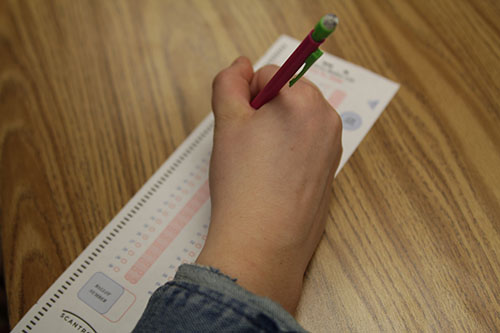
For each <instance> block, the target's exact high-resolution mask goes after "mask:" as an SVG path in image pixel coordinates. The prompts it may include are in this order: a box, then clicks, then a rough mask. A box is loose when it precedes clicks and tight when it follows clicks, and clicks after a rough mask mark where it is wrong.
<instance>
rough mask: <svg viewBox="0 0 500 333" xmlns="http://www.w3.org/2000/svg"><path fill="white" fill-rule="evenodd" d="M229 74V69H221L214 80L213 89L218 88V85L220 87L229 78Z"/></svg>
mask: <svg viewBox="0 0 500 333" xmlns="http://www.w3.org/2000/svg"><path fill="white" fill-rule="evenodd" d="M228 74H229V73H228V71H227V69H224V70H222V71H220V72H219V73H218V74H217V75H216V76H215V78H214V80H213V81H212V89H217V88H218V87H220V86H221V84H223V83H224V82H225V81H226V80H227V78H228Z"/></svg>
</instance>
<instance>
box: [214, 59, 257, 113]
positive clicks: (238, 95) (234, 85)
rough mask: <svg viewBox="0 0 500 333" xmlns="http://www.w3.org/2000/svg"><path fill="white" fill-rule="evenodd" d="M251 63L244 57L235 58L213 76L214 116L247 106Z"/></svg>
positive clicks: (251, 69)
mask: <svg viewBox="0 0 500 333" xmlns="http://www.w3.org/2000/svg"><path fill="white" fill-rule="evenodd" d="M253 77H254V73H253V68H252V64H251V63H250V60H248V58H246V57H239V58H237V59H236V60H235V61H234V62H233V63H232V64H231V65H230V66H229V67H228V68H226V69H224V70H222V71H221V72H220V73H219V74H217V76H216V77H215V79H214V81H213V85H212V90H213V93H212V108H213V110H214V113H215V116H216V117H220V116H222V117H227V116H231V115H232V114H235V113H239V112H241V107H242V106H243V107H249V103H250V82H251V80H252V78H253Z"/></svg>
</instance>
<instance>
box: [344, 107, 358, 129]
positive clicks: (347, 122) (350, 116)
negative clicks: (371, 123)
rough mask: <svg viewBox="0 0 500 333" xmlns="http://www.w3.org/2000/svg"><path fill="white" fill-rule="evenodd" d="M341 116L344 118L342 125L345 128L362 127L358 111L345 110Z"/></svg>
mask: <svg viewBox="0 0 500 333" xmlns="http://www.w3.org/2000/svg"><path fill="white" fill-rule="evenodd" d="M340 117H341V118H342V125H343V128H344V129H345V130H348V131H355V130H357V129H358V128H360V127H361V116H360V115H359V114H357V113H356V112H352V111H347V112H343V113H342V114H341V115H340Z"/></svg>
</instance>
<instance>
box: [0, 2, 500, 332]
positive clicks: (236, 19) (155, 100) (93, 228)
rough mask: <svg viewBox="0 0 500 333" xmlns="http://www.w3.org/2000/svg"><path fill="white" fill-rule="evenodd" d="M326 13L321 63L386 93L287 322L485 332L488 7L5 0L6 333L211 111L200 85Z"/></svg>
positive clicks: (492, 46) (490, 122)
mask: <svg viewBox="0 0 500 333" xmlns="http://www.w3.org/2000/svg"><path fill="white" fill-rule="evenodd" d="M326 12H335V13H337V15H338V16H339V17H340V20H341V23H340V26H339V28H338V30H337V31H336V32H335V34H334V36H333V37H332V38H331V39H330V40H329V41H328V43H326V44H325V45H324V49H325V50H326V51H328V52H330V53H333V54H335V55H337V56H340V57H342V58H344V59H346V60H348V61H351V62H354V63H356V64H359V65H361V66H363V67H366V68H368V69H370V70H373V71H375V72H377V73H379V74H381V75H383V76H386V77H388V78H390V79H392V80H394V81H396V82H399V83H401V89H400V91H399V92H398V94H397V95H396V97H395V98H394V99H393V101H392V102H391V104H390V105H389V107H388V108H387V109H386V110H385V111H384V113H383V114H382V116H381V118H380V119H379V120H378V121H377V123H376V124H375V126H374V127H373V128H372V130H371V131H370V132H369V134H368V135H367V137H366V138H365V139H364V141H363V142H362V144H361V145H360V147H359V148H358V150H357V151H356V153H355V154H354V155H353V156H352V157H351V159H350V160H349V162H348V163H347V165H346V166H345V168H344V170H343V171H342V172H341V173H340V174H339V175H338V177H337V179H336V181H335V183H334V187H333V191H334V194H335V195H334V199H333V201H332V203H331V206H330V214H329V215H330V221H329V222H328V225H327V228H326V234H325V236H324V239H323V240H322V242H321V244H320V246H319V248H318V250H317V253H316V255H315V257H314V260H313V261H312V263H311V265H310V269H309V271H308V273H307V276H306V283H305V289H304V292H303V297H302V300H301V305H300V307H299V311H298V314H297V318H298V320H299V322H300V323H301V324H303V325H304V327H306V328H307V329H310V330H312V331H318V332H320V331H325V332H331V331H334V330H337V331H348V330H351V331H356V332H360V331H365V332H372V331H447V332H452V331H483V332H485V331H493V330H495V329H499V328H500V148H499V147H500V130H499V128H500V79H499V78H500V20H499V19H498V18H499V17H500V3H499V2H498V1H495V0H490V1H465V0H464V1H452V0H441V1H418V0H413V1H401V0H391V1H382V0H380V1H373V0H365V1H362V0H359V1H340V0H339V1H300V0H297V1H270V0H262V1H255V0H252V1H242V0H241V1H208V0H200V1H179V0H174V1H98V0H95V1H65V0H60V1H10V0H2V1H0V41H1V43H0V110H1V111H0V214H1V215H0V216H1V241H2V251H3V265H4V270H5V272H4V273H5V279H6V288H7V293H8V303H9V311H10V312H9V316H10V323H11V325H14V324H15V323H16V322H17V321H18V320H19V319H20V318H21V317H22V315H23V314H24V313H25V312H26V311H27V310H28V309H29V308H30V307H31V306H32V305H33V304H34V303H35V302H36V300H37V299H38V298H39V297H40V296H41V295H42V293H43V292H44V291H45V290H46V289H47V288H48V287H49V286H50V285H51V284H52V282H53V281H54V280H55V279H56V278H57V277H58V276H59V275H60V274H61V273H62V272H63V271H64V269H65V268H66V267H67V266H68V265H69V264H70V263H71V262H72V261H73V259H75V258H76V256H77V255H78V254H79V253H80V252H81V251H82V250H83V249H84V248H85V246H86V245H87V244H88V243H89V242H90V241H91V240H92V239H93V238H94V237H95V236H96V235H97V234H98V233H99V231H100V230H101V229H102V228H103V227H104V226H105V225H106V223H107V222H108V221H110V220H111V218H112V217H113V216H114V215H115V214H116V213H117V212H118V211H119V210H120V208H121V207H122V206H123V205H124V204H125V203H126V202H127V201H128V200H129V199H130V198H131V197H132V195H133V194H134V193H135V192H136V191H137V190H138V189H139V188H140V187H141V185H142V184H143V183H144V182H145V181H146V180H147V179H148V178H149V177H150V176H151V175H152V173H153V172H154V171H155V170H156V169H157V168H158V167H159V166H160V164H161V163H162V162H163V161H164V160H165V159H166V158H167V157H168V156H169V155H170V154H171V153H172V152H173V151H174V149H175V148H176V147H177V146H178V145H179V144H180V143H181V142H182V141H183V140H184V138H185V137H186V136H187V135H188V134H189V133H190V132H191V131H192V130H193V128H194V127H195V126H196V125H197V124H198V123H199V122H200V121H201V120H202V119H203V118H204V117H205V115H206V114H207V113H208V112H209V111H210V96H211V81H212V78H213V77H214V75H215V74H216V73H217V72H218V71H219V70H220V69H221V68H223V67H224V66H227V65H228V64H229V63H230V62H231V61H232V60H233V59H234V58H235V57H237V56H238V55H240V54H243V55H247V56H248V57H249V58H250V59H251V60H252V61H256V60H257V59H258V58H259V57H260V56H261V55H263V53H264V51H265V50H266V49H267V48H268V47H269V46H270V45H271V44H272V43H273V42H274V41H275V39H276V38H277V37H278V36H279V35H280V34H289V35H291V36H295V37H297V38H301V37H302V36H303V35H304V32H305V31H308V29H310V27H311V26H312V25H313V24H314V23H315V22H316V21H317V20H318V18H319V17H321V16H322V15H323V14H324V13H326Z"/></svg>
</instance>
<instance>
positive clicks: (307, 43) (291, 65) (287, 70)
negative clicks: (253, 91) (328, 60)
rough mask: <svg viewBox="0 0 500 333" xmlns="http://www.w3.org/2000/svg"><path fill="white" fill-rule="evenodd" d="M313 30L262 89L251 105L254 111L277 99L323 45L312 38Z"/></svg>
mask: <svg viewBox="0 0 500 333" xmlns="http://www.w3.org/2000/svg"><path fill="white" fill-rule="evenodd" d="M313 31H314V30H312V31H311V32H310V33H309V34H308V35H307V36H306V38H304V40H303V41H302V43H300V45H299V46H298V47H297V48H296V49H295V51H293V53H292V55H291V56H290V57H289V58H288V59H287V60H286V61H285V63H284V64H283V66H281V68H280V69H279V70H278V71H277V72H276V74H274V76H273V77H272V78H271V80H270V81H269V82H268V83H267V84H266V86H265V87H264V89H262V90H261V91H260V92H259V93H258V94H257V96H255V98H254V99H253V100H252V102H251V103H250V105H251V106H252V107H253V108H254V109H256V110H257V109H259V108H260V107H261V106H262V105H264V104H266V103H267V102H269V101H270V100H271V99H273V98H274V97H276V95H278V93H279V92H280V90H281V88H283V86H284V85H285V84H286V83H287V82H288V81H290V79H291V78H292V77H293V75H294V74H295V73H296V72H297V71H298V70H299V69H300V67H301V66H302V65H303V64H304V62H305V61H306V59H307V57H309V55H310V54H311V53H313V52H314V51H316V49H317V48H318V47H319V46H320V45H321V43H322V42H323V41H321V42H316V41H314V39H313V38H312V32H313Z"/></svg>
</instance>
